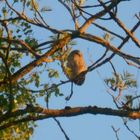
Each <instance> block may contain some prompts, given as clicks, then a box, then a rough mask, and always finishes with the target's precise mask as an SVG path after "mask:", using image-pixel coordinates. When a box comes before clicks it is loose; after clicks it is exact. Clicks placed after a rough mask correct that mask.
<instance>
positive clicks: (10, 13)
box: [0, 0, 140, 140]
mask: <svg viewBox="0 0 140 140" xmlns="http://www.w3.org/2000/svg"><path fill="white" fill-rule="evenodd" d="M122 1H123V0H118V1H106V2H104V3H103V1H101V0H98V1H97V2H95V3H94V2H93V3H92V2H90V1H88V0H76V1H75V0H58V2H59V3H60V4H62V6H64V8H65V9H66V10H67V11H68V12H69V15H70V16H71V17H70V20H71V21H72V22H73V23H72V25H71V26H73V25H74V26H73V27H72V28H71V27H70V28H69V29H68V27H67V26H66V27H65V24H64V27H63V26H62V25H61V28H62V29H59V26H58V27H53V25H52V26H51V25H49V16H50V15H49V13H51V14H52V15H53V12H52V11H53V9H52V8H50V7H49V4H48V3H47V4H46V6H45V5H42V4H40V3H41V2H42V1H41V0H13V1H8V0H0V11H1V12H0V140H20V139H22V140H29V139H30V137H31V135H32V134H33V132H34V128H35V127H36V123H35V121H36V120H39V119H40V118H41V119H45V114H43V113H42V112H41V111H40V108H39V109H38V108H37V109H36V107H40V106H41V105H40V103H39V102H38V100H40V99H43V101H44V102H43V104H45V106H46V107H47V108H48V109H49V101H50V100H51V97H52V96H54V97H55V98H58V97H63V96H64V95H65V93H62V91H61V88H60V86H61V85H65V84H66V83H69V82H71V81H70V79H67V80H66V81H65V80H63V78H66V73H69V74H70V73H71V71H70V70H69V68H68V67H67V65H66V61H67V57H68V55H69V53H70V52H71V51H72V50H73V49H75V48H74V46H76V47H77V44H78V43H77V39H81V40H85V41H87V42H88V41H90V42H92V43H96V45H97V47H95V49H97V52H98V50H99V51H100V52H101V55H100V56H101V57H99V55H98V54H96V53H95V55H97V59H96V61H94V63H92V64H91V65H90V66H89V67H88V69H87V71H86V72H85V73H86V74H87V73H88V72H91V71H93V70H94V69H96V68H98V67H100V66H105V64H107V63H108V62H109V61H110V60H112V61H114V58H113V57H114V55H118V56H119V57H120V59H121V60H125V61H126V63H128V64H131V65H132V66H133V67H136V68H139V64H140V60H139V57H137V56H136V55H135V54H133V53H132V54H130V55H129V54H127V53H124V52H123V51H122V50H121V48H122V47H123V46H124V44H125V43H126V42H128V40H129V38H131V41H132V42H134V43H135V45H136V46H137V47H138V48H139V42H138V40H137V38H135V36H134V35H133V32H134V31H135V30H136V29H137V27H138V26H136V25H137V24H136V25H135V26H134V28H133V30H132V31H129V30H127V29H126V27H125V26H123V24H120V23H121V21H119V19H118V18H117V16H116V15H117V8H118V7H117V5H118V4H119V3H121V2H122ZM101 7H102V10H101ZM89 8H90V9H93V10H94V9H95V11H94V12H93V11H92V10H91V11H90V10H88V9H89ZM96 12H97V14H95V13H96ZM106 14H108V15H110V18H108V17H106ZM46 17H47V18H46ZM136 17H137V19H139V16H138V15H137V16H136ZM53 18H56V17H53V16H51V19H53ZM95 20H97V21H98V20H100V21H101V22H102V21H103V22H105V23H106V21H109V20H114V21H115V22H116V23H117V24H118V25H119V27H120V28H121V29H122V30H123V31H124V32H125V33H126V35H127V36H126V37H125V36H122V35H119V34H117V33H115V32H113V31H112V30H111V29H107V28H106V27H103V26H101V25H99V24H96V23H95V22H94V21H95ZM63 23H65V21H63ZM99 23H100V22H99ZM55 24H56V23H55ZM55 24H54V25H55ZM58 25H59V22H58ZM89 26H91V27H92V26H93V27H95V26H96V28H98V29H99V30H101V31H102V32H101V33H100V36H97V35H96V34H95V33H96V31H95V32H94V33H92V31H90V30H89V33H87V32H86V30H87V28H88V27H89ZM91 29H92V28H91ZM120 34H121V33H120ZM40 38H42V39H40ZM74 39H75V40H76V41H75V40H74ZM115 39H116V40H117V39H119V41H120V42H121V44H123V45H120V44H119V45H118V44H117V45H118V46H117V45H116V46H114V45H112V44H113V43H112V42H113V41H114V42H115V41H116V40H115ZM42 40H43V41H42ZM78 41H79V40H78ZM116 42H118V40H117V41H116ZM116 42H115V43H116ZM111 43H112V44H111ZM115 43H114V44H115ZM101 46H103V47H104V48H105V49H104V50H105V51H104V52H103V53H102V49H101V50H100V47H101ZM86 47H87V46H86ZM87 48H88V47H87ZM80 49H81V50H82V48H80ZM83 52H84V51H83ZM85 54H86V53H85ZM110 54H111V55H110ZM64 67H65V70H64ZM65 71H66V72H65ZM109 72H110V71H109ZM133 76H134V75H133V74H131V73H130V72H128V71H124V72H123V74H120V73H116V72H115V70H114V73H113V74H112V76H111V78H106V79H105V80H104V81H105V83H106V85H107V86H108V87H109V88H110V89H111V90H112V91H117V92H118V91H119V92H120V91H121V92H123V91H128V90H129V89H132V88H137V79H135V78H134V77H133ZM67 77H68V76H67ZM64 89H65V87H64ZM72 94H73V84H72V86H71V95H72ZM71 95H70V96H71ZM138 98H139V96H138V97H137V98H134V97H133V94H131V95H126V96H125V101H124V102H123V105H122V106H121V109H122V108H123V107H124V106H125V105H127V109H133V108H132V106H133V105H132V104H133V101H134V100H136V99H138ZM138 107H139V106H138V104H137V108H138ZM34 108H35V109H34ZM69 109H70V107H67V108H66V111H68V110H69ZM127 109H126V108H125V109H124V110H125V111H126V110H127ZM118 110H119V108H118ZM57 111H58V110H57ZM64 113H65V111H64ZM71 113H73V112H71ZM57 115H58V114H57ZM64 115H65V114H64ZM73 115H75V114H74V113H73V114H71V116H73ZM58 116H59V115H58ZM49 117H51V116H49ZM52 118H54V117H52ZM61 130H62V129H61Z"/></svg>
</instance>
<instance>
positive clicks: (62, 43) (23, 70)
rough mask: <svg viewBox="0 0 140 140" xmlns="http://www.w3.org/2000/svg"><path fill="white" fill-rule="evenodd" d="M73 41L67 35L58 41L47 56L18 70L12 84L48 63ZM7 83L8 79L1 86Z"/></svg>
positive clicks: (44, 55)
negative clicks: (50, 57)
mask: <svg viewBox="0 0 140 140" xmlns="http://www.w3.org/2000/svg"><path fill="white" fill-rule="evenodd" d="M70 39H71V36H70V35H67V36H66V37H65V38H63V39H60V40H58V41H56V42H55V43H54V44H53V47H52V48H51V49H50V50H49V51H47V52H46V53H45V54H43V55H42V56H40V57H39V58H38V59H37V60H34V61H33V62H31V63H29V64H27V65H25V66H24V67H22V68H21V69H20V70H18V71H17V72H16V73H14V74H13V75H12V76H11V82H12V83H14V82H16V81H17V80H19V79H20V78H22V77H23V76H24V75H26V74H27V73H29V72H30V71H31V70H32V69H33V68H35V67H36V66H38V65H40V64H41V63H43V62H46V59H48V57H49V56H51V55H52V54H54V53H55V52H56V51H57V50H58V49H61V48H63V47H64V46H65V45H66V44H67V43H68V42H69V41H70ZM4 83H6V79H5V81H4V82H3V81H2V82H0V85H1V84H4Z"/></svg>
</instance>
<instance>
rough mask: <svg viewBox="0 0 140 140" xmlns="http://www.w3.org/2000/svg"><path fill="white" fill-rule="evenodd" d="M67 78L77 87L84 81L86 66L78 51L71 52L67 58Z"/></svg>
mask: <svg viewBox="0 0 140 140" xmlns="http://www.w3.org/2000/svg"><path fill="white" fill-rule="evenodd" d="M67 68H68V70H69V73H68V78H69V79H70V80H71V81H73V82H74V83H75V84H77V85H82V84H83V83H84V81H85V75H86V70H87V66H86V64H85V62H84V59H83V55H82V53H81V52H80V51H79V50H74V51H72V52H71V53H70V54H69V55H68V58H67Z"/></svg>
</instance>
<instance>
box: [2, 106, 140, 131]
mask: <svg viewBox="0 0 140 140" xmlns="http://www.w3.org/2000/svg"><path fill="white" fill-rule="evenodd" d="M16 112H17V115H19V113H20V112H21V113H27V114H28V113H37V114H38V115H37V116H36V115H31V114H30V115H27V116H25V115H23V114H22V115H23V118H21V119H17V120H15V121H11V122H8V123H5V124H3V125H1V126H0V130H2V129H5V128H8V127H10V126H13V125H16V124H18V123H21V122H27V121H37V120H43V119H48V118H54V117H74V116H79V115H84V114H92V115H107V116H108V115H109V116H118V117H127V118H131V119H139V118H140V112H139V111H127V110H116V109H112V108H101V107H97V106H88V107H74V108H71V107H65V108H64V109H60V110H59V109H46V108H42V107H39V106H37V107H33V106H29V107H28V108H27V109H24V110H23V111H22V110H20V112H19V111H15V112H11V115H12V114H14V115H12V116H13V117H17V116H16ZM39 114H40V115H39ZM9 118H10V116H9Z"/></svg>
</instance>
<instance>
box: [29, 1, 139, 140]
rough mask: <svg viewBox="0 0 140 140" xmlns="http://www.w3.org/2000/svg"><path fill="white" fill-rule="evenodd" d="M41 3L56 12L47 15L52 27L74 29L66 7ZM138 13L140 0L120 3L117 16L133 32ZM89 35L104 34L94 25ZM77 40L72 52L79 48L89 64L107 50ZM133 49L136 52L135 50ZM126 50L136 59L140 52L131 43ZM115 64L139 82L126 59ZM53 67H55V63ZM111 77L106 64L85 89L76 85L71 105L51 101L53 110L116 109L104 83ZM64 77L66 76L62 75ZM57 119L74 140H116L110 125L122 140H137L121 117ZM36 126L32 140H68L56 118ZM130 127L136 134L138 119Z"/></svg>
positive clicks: (114, 27) (65, 89) (60, 99)
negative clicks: (105, 79) (68, 108)
mask: <svg viewBox="0 0 140 140" xmlns="http://www.w3.org/2000/svg"><path fill="white" fill-rule="evenodd" d="M91 2H92V1H91V0H89V3H91ZM40 4H41V5H46V6H47V7H51V8H52V10H53V11H51V12H49V13H47V14H46V15H45V20H46V21H47V23H48V24H49V25H51V26H52V27H56V28H58V29H69V28H70V29H74V26H73V23H72V20H71V18H70V16H69V14H68V13H67V11H66V10H65V8H64V7H63V6H62V5H60V4H59V3H58V2H57V0H47V1H45V0H42V1H40ZM138 12H140V1H139V0H131V1H128V2H122V4H120V5H119V7H118V17H119V18H120V19H121V21H122V22H123V23H124V24H125V25H126V27H128V28H129V29H131V28H132V27H133V26H134V25H135V23H136V22H137V20H136V18H135V17H134V14H135V13H138ZM80 22H81V23H82V22H83V21H82V20H81V21H80ZM98 22H99V23H101V25H104V26H106V27H109V28H110V29H111V30H114V31H115V32H118V33H120V34H121V35H125V34H124V33H123V32H122V31H121V30H119V29H118V27H117V25H116V24H113V23H112V22H110V21H97V23H98ZM88 32H91V33H92V32H94V35H99V36H102V35H103V32H101V31H97V30H96V28H95V29H94V26H91V27H90V28H89V29H88ZM34 33H35V35H36V38H38V39H39V41H40V42H42V41H44V40H46V39H47V40H48V36H49V35H51V34H50V33H49V32H47V31H41V32H40V30H38V29H37V30H35V31H34ZM135 36H136V37H137V38H138V39H140V28H139V29H138V30H137V32H136V34H135ZM75 41H76V42H77V44H76V45H75V46H74V47H73V49H80V50H81V51H82V52H83V54H84V58H85V60H86V63H87V65H90V64H91V60H92V61H93V62H94V61H95V60H96V59H98V57H99V56H100V55H101V54H102V52H103V51H104V48H102V47H101V46H98V45H97V44H95V43H91V42H87V41H83V40H79V39H77V40H75ZM112 43H113V44H114V45H117V44H118V40H115V41H114V42H112ZM133 47H134V48H135V49H133ZM123 51H125V52H127V53H133V54H135V55H137V56H139V54H140V51H139V50H138V49H137V47H136V46H135V44H134V43H132V42H131V41H129V42H128V43H127V44H126V46H125V47H124V49H123ZM113 62H114V64H115V67H116V69H117V71H118V72H122V71H123V70H126V69H127V70H128V71H129V72H132V73H133V74H135V77H136V79H137V80H138V82H139V83H140V80H139V79H140V73H139V71H138V70H137V69H136V68H134V67H131V66H127V65H126V63H125V62H124V60H122V59H120V57H118V56H116V57H115V58H114V59H113ZM52 65H55V63H54V64H52ZM111 74H112V69H111V67H110V65H109V64H106V65H104V66H102V67H100V68H98V69H96V70H94V71H92V72H90V73H88V75H87V77H86V81H85V83H84V85H83V86H74V95H73V96H72V98H71V100H70V101H69V102H66V101H65V99H64V97H58V98H55V97H52V98H51V100H50V108H64V107H65V106H67V105H68V106H71V107H76V106H88V105H93V106H94V105H96V106H99V107H112V108H114V107H115V106H114V104H113V102H112V99H111V97H110V95H109V94H107V92H106V87H105V85H104V82H103V79H104V78H106V77H108V76H110V75H111ZM43 78H45V76H43ZM62 78H64V77H63V76H62ZM42 80H46V79H42ZM61 91H62V93H64V95H65V96H67V95H69V94H70V84H68V85H65V86H62V88H61ZM138 92H140V86H139V87H138ZM115 96H116V95H115ZM39 102H40V103H41V104H42V105H44V103H43V99H40V101H39ZM58 120H59V121H60V122H61V124H62V127H63V128H64V130H65V131H66V133H67V135H68V136H69V138H70V139H71V140H85V139H88V140H93V139H94V140H101V139H107V140H115V139H116V137H115V134H114V132H113V131H112V128H111V126H114V127H115V128H116V129H117V128H120V131H119V137H120V140H124V139H128V140H135V139H136V138H135V137H134V136H133V135H132V134H131V133H129V132H128V130H126V128H125V127H124V126H123V122H122V119H121V118H119V117H112V116H104V115H90V114H86V115H82V116H77V117H71V118H66V117H65V118H58ZM37 124H38V127H37V128H36V130H35V133H34V135H33V136H32V138H31V140H39V139H41V140H56V139H59V140H65V138H64V135H63V134H62V132H61V131H60V129H59V127H58V126H57V124H56V122H55V121H54V120H53V119H46V120H43V121H38V122H37ZM130 125H131V127H132V128H133V129H134V130H135V131H136V132H139V125H138V120H136V121H131V122H130Z"/></svg>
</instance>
